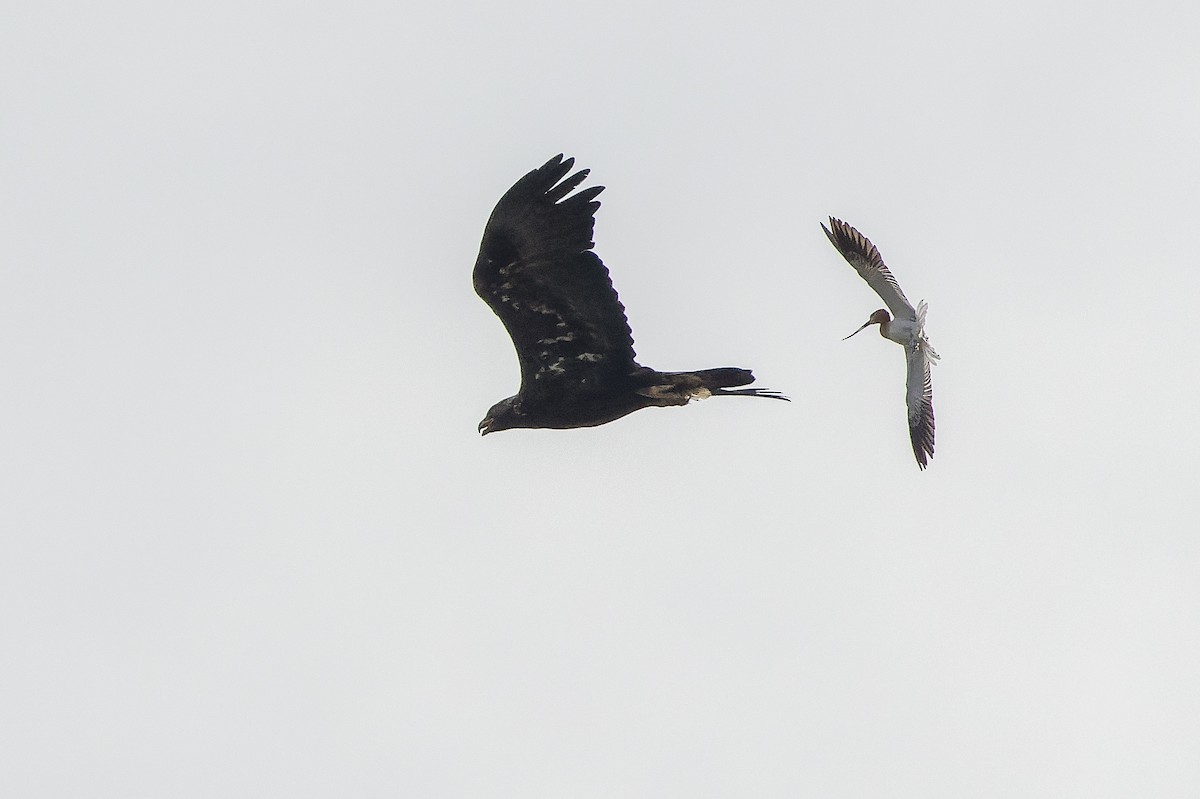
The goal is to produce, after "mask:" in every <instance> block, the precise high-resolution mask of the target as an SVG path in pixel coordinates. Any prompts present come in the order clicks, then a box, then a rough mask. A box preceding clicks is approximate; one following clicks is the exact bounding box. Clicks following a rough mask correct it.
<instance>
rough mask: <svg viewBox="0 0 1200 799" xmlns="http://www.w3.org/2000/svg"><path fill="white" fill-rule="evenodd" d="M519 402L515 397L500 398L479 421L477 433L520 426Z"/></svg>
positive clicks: (483, 433) (481, 433)
mask: <svg viewBox="0 0 1200 799" xmlns="http://www.w3.org/2000/svg"><path fill="white" fill-rule="evenodd" d="M521 426H522V425H521V412H520V403H519V402H517V398H516V397H509V398H508V399H506V400H500V401H499V402H497V403H496V404H495V405H493V406H492V407H491V408H490V409H488V412H487V416H485V417H483V421H482V422H480V423H479V434H480V435H484V436H486V435H487V434H488V433H494V432H496V431H497V430H507V429H509V428H510V427H521Z"/></svg>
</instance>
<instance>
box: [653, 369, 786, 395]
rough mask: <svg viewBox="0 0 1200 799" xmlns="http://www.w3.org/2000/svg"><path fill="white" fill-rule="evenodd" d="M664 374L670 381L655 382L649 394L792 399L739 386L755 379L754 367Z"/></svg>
mask: <svg viewBox="0 0 1200 799" xmlns="http://www.w3.org/2000/svg"><path fill="white" fill-rule="evenodd" d="M660 378H666V380H665V383H666V385H661V383H664V380H660V382H659V383H660V385H658V386H654V388H652V389H650V390H649V391H646V392H644V394H646V395H647V396H652V397H656V398H666V396H668V395H670V396H678V397H679V399H682V401H683V403H686V402H688V399H703V398H704V397H766V398H768V399H784V401H785V402H791V401H790V399H788V398H787V397H785V396H784V395H781V394H780V392H779V391H772V390H770V389H738V388H736V386H740V385H749V384H751V383H754V373H752V372H751V371H750V370H739V368H734V367H725V368H719V370H701V371H698V372H665V373H662V374H661V376H660Z"/></svg>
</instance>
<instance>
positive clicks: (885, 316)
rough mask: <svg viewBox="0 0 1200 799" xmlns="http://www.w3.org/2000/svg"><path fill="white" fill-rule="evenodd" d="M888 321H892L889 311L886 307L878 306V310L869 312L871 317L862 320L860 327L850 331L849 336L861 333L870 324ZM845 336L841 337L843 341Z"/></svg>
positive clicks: (880, 323)
mask: <svg viewBox="0 0 1200 799" xmlns="http://www.w3.org/2000/svg"><path fill="white" fill-rule="evenodd" d="M890 321H892V315H891V314H890V313H888V312H887V310H886V309H884V308H880V309H879V310H878V311H876V312H875V313H873V314H871V318H870V319H868V320H867V321H865V322H863V326H862V327H860V328H859V329H858V330H855V331H854V332H853V333H851V334H850V336H853V335H855V334H857V333H861V332H862V331H863V330H866V329H867V328H868V327H870V326H871V325H882V324H883V323H884V322H890ZM850 336H846V338H850ZM846 338H844V339H842V341H845V340H846Z"/></svg>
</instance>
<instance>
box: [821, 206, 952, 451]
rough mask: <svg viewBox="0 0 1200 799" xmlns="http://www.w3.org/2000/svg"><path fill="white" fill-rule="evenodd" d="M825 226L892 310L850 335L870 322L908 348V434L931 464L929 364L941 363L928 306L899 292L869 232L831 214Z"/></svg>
mask: <svg viewBox="0 0 1200 799" xmlns="http://www.w3.org/2000/svg"><path fill="white" fill-rule="evenodd" d="M830 228H833V229H832V230H830ZM821 229H822V230H824V231H825V235H826V236H828V237H829V240H830V241H831V242H833V246H834V247H837V249H838V252H840V253H841V254H842V257H843V258H845V259H846V260H847V261H848V262H849V263H850V265H851V266H853V267H854V270H855V271H856V272H858V274H859V276H860V277H861V278H862V279H863V280H865V281H867V285H868V286H870V287H871V288H873V289H875V293H876V294H878V295H879V296H880V297H881V298H882V299H883V302H884V304H885V305H887V307H888V308H890V309H891V310H892V313H891V314H889V313H888V312H887V310H886V309H884V308H880V309H879V310H878V311H876V312H875V313H873V314H871V317H870V318H869V319H867V321H866V322H864V323H863V326H862V327H860V328H859V329H858V330H855V331H854V333H851V334H850V336H853V335H855V334H856V333H859V332H860V331H862V330H864V329H866V328H868V327H870V326H871V325H879V333H880V335H882V336H883V337H884V338H886V339H890V340H892V341H894V342H896V343H897V344H899V345H900V346H902V347H904V357H905V358H906V359H907V360H908V394H907V401H908V433H909V437H910V438H912V448H913V454H914V455H916V456H917V466H919V467H920V468H922V469H924V468H925V467H926V466H928V465H929V458H932V457H933V428H934V425H933V383H932V382H930V379H929V367H930V366H931V365H932V364H935V363H937V361H938V358H939V356H938V354H937V353H936V352H934V351H933V347H931V346H929V339H927V338H925V311H926V310H927V309H928V307H929V306H928V305H926V304H925V301H924V300H921V302H920V303H918V305H917V307H916V308H915V309H914V308H913V306H912V303H911V302H909V301H908V298H907V297H905V296H904V292H903V291H901V290H900V284H899V283H897V282H896V278H894V277H892V273H891V272H890V271H888V268H887V265H886V264H884V262H883V258H881V257H880V255H879V250H877V249H876V248H875V245H874V244H872V243H871V240H870V239H868V238H867V237H866V236H864V235H863V234H861V233H859V232H858V231H857V230H855V229H854V228H852V227H851V226H850V225H847V224H846V223H845V222H843V221H841V220H840V219H834V218H833V217H832V216H831V217H829V227H825V226H824V225H821ZM893 315H894V316H895V318H894V319H893V318H892V316H893ZM850 336H846V338H850ZM842 340H843V341H845V340H846V339H842Z"/></svg>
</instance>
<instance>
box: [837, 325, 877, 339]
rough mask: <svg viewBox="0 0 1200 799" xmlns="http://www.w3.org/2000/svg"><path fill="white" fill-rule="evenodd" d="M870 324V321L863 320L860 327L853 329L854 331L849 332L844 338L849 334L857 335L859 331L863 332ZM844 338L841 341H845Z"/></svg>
mask: <svg viewBox="0 0 1200 799" xmlns="http://www.w3.org/2000/svg"><path fill="white" fill-rule="evenodd" d="M870 324H871V323H870V322H869V321H868V322H864V323H863V326H862V327H860V328H859V329H858V330H855V331H854V332H853V333H851V334H850V335H849V336H846V338H850V337H851V336H857V335H858V334H859V333H861V332H863V331H864V330H866V329H867V327H868V326H870ZM846 338H844V339H842V341H845V340H846Z"/></svg>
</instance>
